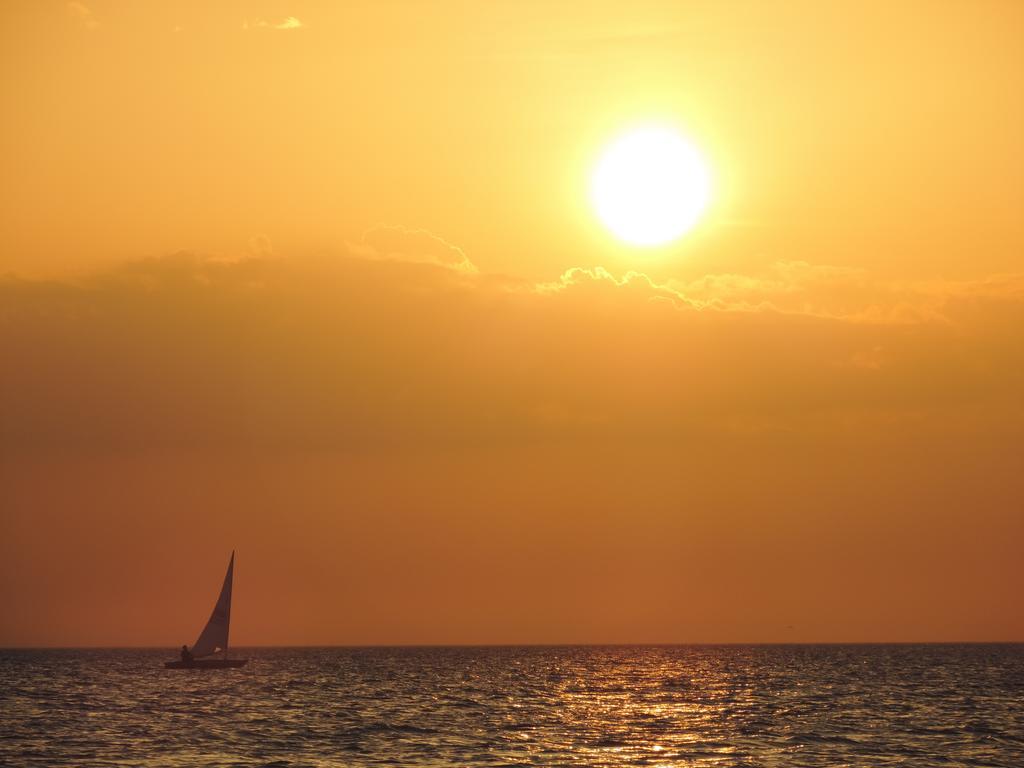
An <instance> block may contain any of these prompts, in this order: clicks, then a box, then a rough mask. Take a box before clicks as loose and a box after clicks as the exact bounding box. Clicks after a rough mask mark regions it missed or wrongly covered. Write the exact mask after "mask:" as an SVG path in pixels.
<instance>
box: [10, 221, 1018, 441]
mask: <svg viewBox="0 0 1024 768" xmlns="http://www.w3.org/2000/svg"><path fill="white" fill-rule="evenodd" d="M467 264H469V261H468V259H467V258H466V257H465V254H463V253H462V251H461V250H460V249H458V248H456V247H455V246H452V245H451V244H450V243H447V242H445V241H444V240H442V239H440V238H438V237H436V236H434V235H431V234H430V233H426V232H422V231H417V230H407V229H404V228H401V227H384V228H378V229H376V230H373V231H371V232H369V233H367V237H366V238H364V242H363V243H362V244H361V245H360V246H359V247H358V248H355V249H354V250H353V251H352V252H350V253H347V254H337V255H335V256H332V257H329V258H328V257H323V258H318V259H311V258H307V259H298V258H284V257H278V256H273V255H272V254H271V253H270V251H269V243H264V242H263V241H260V240H257V242H256V245H255V247H254V248H253V255H252V256H249V257H246V258H242V259H236V260H223V259H212V258H209V257H203V256H201V255H197V254H193V253H179V254H174V255H172V256H168V257H164V258H159V259H149V260H145V261H141V262H135V263H132V264H126V265H123V266H122V267H120V268H118V269H116V270H109V271H107V272H104V273H101V274H97V275H94V276H92V277H90V278H88V279H84V280H80V281H77V282H62V281H37V280H23V279H17V278H7V279H4V280H2V281H0V359H3V360H4V361H5V375H4V377H3V380H2V382H0V424H3V425H4V428H3V430H2V432H0V451H2V452H3V453H5V454H11V453H19V452H25V451H28V452H35V451H54V450H59V451H71V452H75V451H78V452H81V451H87V452H89V451H108V450H133V451H154V450H160V451H167V450H219V449H223V448H227V447H233V448H239V447H243V446H247V447H249V448H253V449H258V450H268V451H294V450H313V449H316V450H352V449H355V448H357V447H360V446H362V447H365V446H367V445H379V446H382V445H393V446H406V447H408V448H410V449H419V448H426V447H427V446H434V447H437V446H441V445H449V446H464V447H465V446H470V445H487V446H491V447H495V446H499V445H515V444H521V443H523V442H524V441H537V440H540V441H547V440H558V441H577V440H578V441H585V442H588V443H591V442H594V441H599V442H600V441H613V442H616V443H621V442H622V441H626V442H630V441H640V442H642V443H644V444H649V443H651V442H652V441H653V442H657V443H666V444H678V445H685V444H688V442H689V441H692V440H699V439H707V438H708V436H711V435H716V434H717V435H724V434H751V433H757V432H762V431H764V430H769V431H779V430H781V431H783V432H790V433H793V432H795V433H802V434H805V435H809V434H814V433H816V432H818V431H820V430H822V429H825V430H826V431H832V432H834V433H835V434H837V435H838V434H840V433H842V432H843V431H844V430H846V431H848V430H850V429H853V430H854V431H856V432H864V433H866V432H867V431H870V430H871V429H885V430H889V429H894V428H897V427H895V426H894V425H901V426H899V427H898V428H900V429H911V430H912V431H914V430H916V432H917V433H921V434H924V433H926V432H934V431H937V430H948V431H949V433H950V434H953V433H956V432H957V431H958V430H959V431H961V432H962V431H964V430H967V431H971V430H974V431H975V432H977V431H978V430H984V429H988V428H990V427H992V425H999V429H1001V430H1011V431H1013V430H1019V429H1020V428H1021V424H1022V423H1024V407H1022V403H1021V396H1020V392H1021V391H1024V352H1022V350H1024V343H1022V338H1021V336H1022V331H1021V329H1022V328H1024V292H1022V285H1024V280H1022V278H1019V277H1006V278H998V279H996V278H993V279H989V280H982V281H976V282H961V283H946V284H938V283H936V284H929V285H927V286H896V285H871V284H870V281H869V280H867V278H866V276H865V275H863V274H861V273H856V272H846V271H844V270H833V269H829V268H820V269H819V268H815V267H811V266H810V265H783V266H780V267H778V268H777V269H776V270H774V271H773V273H772V274H771V275H768V276H763V277H761V278H745V277H743V276H737V275H721V276H707V277H706V278H703V279H701V280H698V281H693V282H692V283H689V284H687V290H688V291H692V295H691V293H688V292H687V290H683V288H682V287H680V288H672V287H667V286H665V285H659V284H658V283H657V282H655V281H653V280H651V279H650V278H649V277H648V276H645V275H641V274H638V273H630V274H627V275H625V276H622V277H616V276H614V275H612V274H611V273H610V272H608V271H606V270H603V269H600V268H597V269H590V270H584V269H574V270H569V271H568V272H567V273H566V274H565V275H563V276H562V277H561V278H560V279H559V280H558V281H555V282H553V283H549V284H542V285H540V286H536V287H533V288H529V287H524V285H523V284H521V283H518V282H516V281H512V280H508V279H504V278H499V277H496V276H493V275H490V276H489V275H481V274H479V273H477V272H475V271H472V270H471V269H470V268H469V267H467V266H466V265H467ZM784 276H788V278H789V279H791V280H792V281H793V285H787V284H785V278H784ZM818 283H820V284H822V285H823V286H824V287H825V288H823V290H825V289H827V291H826V293H827V292H828V291H832V292H833V293H834V295H835V296H837V297H838V298H827V297H826V298H818V297H816V294H814V292H812V291H811V289H810V287H809V286H810V285H812V284H818ZM794 286H796V287H794ZM842 286H846V287H845V288H842ZM865 286H866V287H865ZM861 292H863V294H862V293H861ZM803 294H805V295H803ZM859 295H863V299H864V301H867V302H871V303H872V305H875V304H877V305H878V306H879V307H880V310H879V312H878V313H877V315H876V316H873V317H871V318H870V319H865V310H864V308H863V307H861V308H860V309H857V308H856V307H855V306H854V303H853V299H852V298H851V297H852V296H859ZM881 296H885V297H887V298H886V302H888V303H882V302H881V299H880V298H879V297H881ZM784 299H785V301H789V302H790V303H789V304H786V303H785V301H784ZM830 302H836V306H837V307H840V308H846V309H848V310H850V311H848V312H846V313H845V314H843V313H840V312H836V313H833V314H827V313H824V312H822V311H819V310H820V309H821V307H826V308H827V306H828V305H829V303H830ZM819 304H820V305H821V306H819ZM902 304H906V305H907V306H908V307H909V308H910V309H911V310H912V311H908V312H906V313H904V314H902V315H901V314H900V313H898V312H894V311H893V308H894V307H896V306H899V305H902ZM779 305H783V308H781V309H780V306H779ZM805 307H806V308H807V311H805V309H804V308H805ZM851 425H852V426H851ZM882 425H884V426H882ZM908 425H909V426H908ZM701 436H703V437H701Z"/></svg>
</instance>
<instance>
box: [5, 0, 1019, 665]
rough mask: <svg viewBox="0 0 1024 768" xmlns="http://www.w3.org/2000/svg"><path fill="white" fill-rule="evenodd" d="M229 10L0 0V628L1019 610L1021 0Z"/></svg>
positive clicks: (815, 633) (152, 637) (939, 631)
mask: <svg viewBox="0 0 1024 768" xmlns="http://www.w3.org/2000/svg"><path fill="white" fill-rule="evenodd" d="M209 5H214V4H207V3H203V2H198V1H197V2H178V3H175V2H169V3H160V4H155V3H119V2H102V0H92V1H89V2H84V3H76V2H72V3H65V2H39V3H24V4H22V5H20V6H11V7H8V8H5V10H4V13H5V16H6V19H5V23H4V24H3V26H2V28H0V36H2V39H0V58H2V61H3V68H2V76H0V100H2V103H3V105H4V114H5V115H6V116H7V117H6V119H5V120H4V121H3V122H2V124H0V167H2V168H3V169H4V171H3V173H2V174H0V233H2V235H3V239H4V243H5V249H4V251H3V255H2V256H0V275H2V277H0V366H2V376H0V604H2V605H3V606H4V610H3V611H2V612H0V645H37V644H41V645H78V644H104V645H110V644H113V645H135V644H166V645H180V644H181V643H183V642H192V640H193V639H194V636H195V635H196V633H197V632H198V630H199V629H200V625H201V623H202V621H203V619H205V618H206V616H207V615H208V612H209V610H210V607H211V606H212V604H213V601H214V598H215V594H216V589H217V586H218V584H219V582H220V579H221V578H222V576H223V570H224V567H225V566H226V563H227V557H228V554H229V553H230V551H231V549H237V551H238V562H237V570H236V582H235V585H236V597H235V606H234V621H233V625H232V636H233V642H236V643H239V644H245V643H260V644H263V643H266V644H286V643H449V642H450V643H463V642H464V643H477V642H480V643H495V642H509V643H519V642H646V641H651V642H729V641H736V642H746V641H833V640H834V641H861V640H955V639H976V640H1000V639H1016V640H1020V639H1024V613H1022V612H1021V611H1020V608H1019V603H1020V600H1019V592H1020V587H1021V584H1022V580H1024V559H1022V558H1021V555H1020V552H1021V547H1022V545H1024V510H1022V507H1021V499H1022V498H1024V455H1022V453H1021V451H1020V445H1021V444H1022V439H1024V395H1022V394H1021V393H1022V392H1024V266H1022V263H1021V260H1022V254H1024V216H1022V215H1021V211H1022V210H1024V148H1022V143H1021V141H1020V137H1021V136H1024V89H1022V88H1021V76H1020V74H1019V73H1020V72H1024V35H1022V30H1024V6H1021V5H1020V4H1018V3H1011V2H990V3H986V2H963V3H954V2H949V3H942V4H935V3H921V4H916V3H901V4H898V5H896V6H892V5H891V4H887V3H879V4H871V3H849V4H843V3H834V4H824V5H823V4H821V3H800V2H793V3H739V2H736V3H680V2H666V3H655V2H651V3H645V2H631V3H628V4H623V3H619V2H612V3H604V4H602V3H592V2H588V3H568V2H566V3H554V4H552V3H520V2H517V3H507V4H506V3H485V4H481V3H445V4H442V3H431V4H424V3H394V2H390V3H378V2H373V3H365V4H361V3H334V2H282V1H271V0H267V2H241V1H236V2H223V3H217V4H215V5H216V7H215V8H212V7H209ZM652 120H654V121H662V122H665V123H667V124H672V125H675V126H679V127H681V128H682V129H683V130H684V131H685V132H686V134H687V135H688V136H689V137H690V138H691V139H692V140H693V142H694V143H696V144H697V145H698V146H700V147H701V149H702V150H703V152H704V153H705V155H706V157H707V160H708V162H709V164H710V166H711V167H712V169H713V174H714V176H715V190H716V196H715V199H714V201H713V205H712V207H711V209H710V211H709V212H708V215H707V216H706V217H705V219H704V220H703V221H702V223H701V224H700V225H699V226H698V227H697V229H696V230H694V231H693V232H691V233H690V234H689V235H688V236H686V237H684V238H683V239H682V240H680V241H678V242H677V243H674V244H672V245H669V246H664V247H659V248H655V249H650V250H644V249H640V248H635V247H627V246H624V245H622V244H620V243H617V242H616V241H615V240H614V239H613V238H612V237H611V236H610V235H609V234H608V233H607V232H606V230H605V229H604V228H603V227H602V226H601V224H600V223H599V222H598V221H597V220H596V219H595V216H594V214H593V213H592V212H591V210H590V206H589V202H588V197H587V180H588V174H589V173H590V170H591V169H592V167H593V165H594V163H595V161H596V158H597V157H598V155H599V153H600V151H601V148H602V147H603V146H604V145H605V144H607V143H608V142H609V141H611V140H612V139H614V138H615V137H616V136H618V135H620V134H621V133H622V131H623V130H625V129H627V128H629V127H630V126H631V125H635V124H639V123H642V122H645V121H647V122H649V121H652Z"/></svg>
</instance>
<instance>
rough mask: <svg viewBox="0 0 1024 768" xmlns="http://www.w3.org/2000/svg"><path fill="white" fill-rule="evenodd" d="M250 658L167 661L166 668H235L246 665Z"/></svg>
mask: <svg viewBox="0 0 1024 768" xmlns="http://www.w3.org/2000/svg"><path fill="white" fill-rule="evenodd" d="M248 661H249V660H248V659H194V660H193V661H165V662H164V668H165V669H234V668H236V667H244V666H245V665H246V663H247V662H248Z"/></svg>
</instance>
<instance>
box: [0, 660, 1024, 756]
mask: <svg viewBox="0 0 1024 768" xmlns="http://www.w3.org/2000/svg"><path fill="white" fill-rule="evenodd" d="M239 654H240V655H243V654H245V651H243V650H240V651H239ZM248 655H250V656H253V657H255V660H254V662H252V663H251V664H250V666H249V667H246V668H244V669H241V670H230V671H216V672H199V671H194V670H187V671H169V670H164V669H163V668H162V665H161V662H162V661H163V660H165V659H169V658H173V651H170V650H168V651H153V650H48V651H12V650H5V651H0V724H2V728H0V764H3V765H12V766H59V765H75V766H81V765H153V766H157V765H182V766H227V765H245V766H249V765H274V766H293V765H294V766H300V765H301V766H365V765H402V766H406V765H408V766H414V765H436V766H449V765H473V766H497V765H544V766H554V765H571V766H627V765H648V766H657V765H664V766H675V765H690V766H790V765H792V766H841V765H850V766H884V765H901V766H934V765H977V766H1014V768H1019V767H1020V766H1024V646H1022V645H921V646H913V645H890V646H708V647H608V648H599V647H582V648H573V647H556V648H543V647H522V648H301V649H256V650H251V651H249V652H248Z"/></svg>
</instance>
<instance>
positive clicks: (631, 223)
mask: <svg viewBox="0 0 1024 768" xmlns="http://www.w3.org/2000/svg"><path fill="white" fill-rule="evenodd" d="M590 192H591V197H592V199H593V203H594V208H595V209H596V211H597V214H598V216H599V217H600V219H601V221H602V222H603V223H604V224H605V226H607V227H608V229H609V230H611V231H612V233H613V234H614V235H615V236H616V237H618V238H619V239H621V240H623V241H625V242H627V243H630V244H632V245H639V246H653V245H664V244H665V243H669V242H671V241H673V240H676V239H678V238H679V237H681V236H683V235H684V234H686V233H687V232H688V231H689V230H690V229H691V228H693V226H694V225H696V223H697V221H698V219H699V218H700V216H701V214H702V213H704V210H705V209H706V208H707V206H708V203H709V201H710V199H711V172H710V170H709V169H708V166H707V162H706V161H705V159H704V158H703V157H702V156H701V154H700V151H699V150H698V149H697V148H696V147H695V146H694V145H693V144H692V143H691V142H689V141H688V140H687V139H686V138H684V137H683V136H682V135H681V134H679V133H678V132H677V131H675V130H673V129H672V128H669V127H666V126H660V125H651V126H644V127H642V128H636V129H634V130H632V131H629V132H628V133H626V134H625V135H624V136H622V137H620V138H618V139H616V140H615V141H614V142H613V143H612V144H611V145H610V146H609V147H608V148H607V149H606V150H605V151H604V153H603V155H602V156H601V159H600V161H599V162H598V164H597V168H596V169H595V170H594V175H593V178H592V180H591V189H590Z"/></svg>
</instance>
